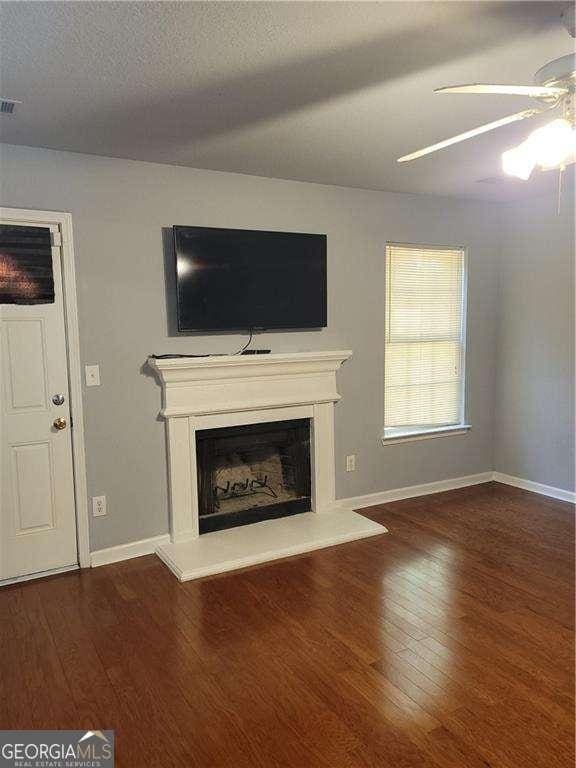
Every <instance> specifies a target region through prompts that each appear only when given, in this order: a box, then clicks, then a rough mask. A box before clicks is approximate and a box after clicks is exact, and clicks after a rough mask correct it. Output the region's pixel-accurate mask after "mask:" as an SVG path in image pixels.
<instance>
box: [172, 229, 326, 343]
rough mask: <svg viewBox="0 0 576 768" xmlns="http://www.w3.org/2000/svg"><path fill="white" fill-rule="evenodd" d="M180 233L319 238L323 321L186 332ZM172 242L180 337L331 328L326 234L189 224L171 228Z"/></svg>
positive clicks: (191, 329) (224, 326) (223, 326)
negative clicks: (182, 301)
mask: <svg viewBox="0 0 576 768" xmlns="http://www.w3.org/2000/svg"><path fill="white" fill-rule="evenodd" d="M179 229H186V230H194V231H196V232H200V233H202V232H226V233H234V232H250V233H258V234H269V235H288V236H291V235H294V236H295V237H300V236H302V235H304V236H306V235H309V236H310V237H317V238H319V239H320V240H321V242H322V252H321V254H320V258H321V267H322V312H321V318H320V321H319V322H313V323H304V322H299V323H296V324H294V325H286V323H283V322H282V323H274V322H272V323H266V324H264V323H262V324H259V323H254V324H253V325H251V326H248V327H246V326H244V325H221V326H211V327H204V326H200V327H199V326H195V327H193V328H191V327H188V328H183V327H182V321H181V316H180V306H181V304H180V298H181V297H180V281H179V278H178V269H177V262H178V252H177V247H176V231H177V230H179ZM172 241H173V247H174V280H175V284H176V322H177V327H178V333H204V332H206V333H211V332H220V333H226V332H230V333H235V332H238V331H270V330H299V329H302V330H307V329H313V328H326V327H327V325H328V269H327V261H328V259H327V253H328V236H327V235H326V234H321V233H317V232H285V231H283V230H276V229H233V228H229V227H202V226H196V225H188V224H174V225H173V226H172Z"/></svg>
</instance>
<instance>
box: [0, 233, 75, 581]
mask: <svg viewBox="0 0 576 768" xmlns="http://www.w3.org/2000/svg"><path fill="white" fill-rule="evenodd" d="M58 243H59V231H58V227H56V226H54V225H51V226H50V225H46V226H44V227H42V226H41V225H40V224H35V225H33V226H31V225H30V224H29V223H26V222H22V223H20V222H15V221H3V220H0V345H1V349H0V402H1V407H2V421H1V428H2V429H1V433H0V451H1V464H2V467H1V469H2V474H1V480H0V482H1V485H0V494H1V495H0V499H1V507H0V581H1V580H4V579H11V578H17V577H20V576H25V575H29V574H34V573H40V572H43V571H50V570H54V569H59V568H65V567H69V566H73V565H75V564H76V563H77V544H76V514H75V506H74V477H73V464H72V440H71V424H70V406H69V400H70V396H69V382H68V366H67V354H66V336H65V323H64V303H63V293H62V272H61V262H60V248H59V247H58ZM52 290H53V294H52ZM12 302H16V303H12Z"/></svg>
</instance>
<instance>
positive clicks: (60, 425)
mask: <svg viewBox="0 0 576 768" xmlns="http://www.w3.org/2000/svg"><path fill="white" fill-rule="evenodd" d="M52 426H53V427H54V429H66V419H62V418H58V419H54V421H53V422H52Z"/></svg>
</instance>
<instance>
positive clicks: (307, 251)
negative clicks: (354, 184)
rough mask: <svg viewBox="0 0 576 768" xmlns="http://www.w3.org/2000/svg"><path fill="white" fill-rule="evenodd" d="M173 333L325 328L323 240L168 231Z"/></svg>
mask: <svg viewBox="0 0 576 768" xmlns="http://www.w3.org/2000/svg"><path fill="white" fill-rule="evenodd" d="M174 247H175V252H176V286H177V314H178V330H179V331H233V330H251V329H254V330H258V329H268V328H320V327H323V326H325V325H326V235H309V234H301V233H299V232H263V231H260V230H250V229H215V228H211V227H174Z"/></svg>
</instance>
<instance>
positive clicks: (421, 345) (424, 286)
mask: <svg viewBox="0 0 576 768" xmlns="http://www.w3.org/2000/svg"><path fill="white" fill-rule="evenodd" d="M465 314H466V253H465V250H464V249H463V248H448V247H437V246H436V247H430V246H416V245H393V244H389V245H388V246H387V248H386V329H385V330H386V334H385V338H386V348H385V358H384V440H394V439H407V438H413V437H414V436H415V435H419V436H428V437H432V436H434V435H437V434H441V433H444V432H449V431H454V430H464V429H467V428H468V427H467V425H466V424H465V423H464V389H465V387H464V347H465V329H466V317H465Z"/></svg>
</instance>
